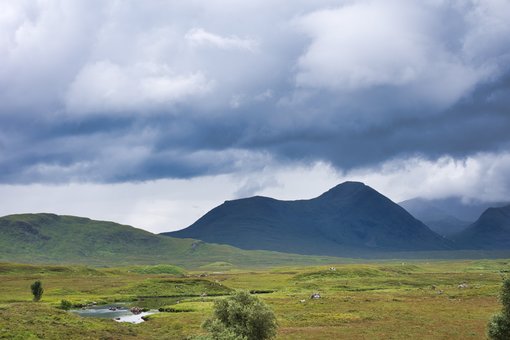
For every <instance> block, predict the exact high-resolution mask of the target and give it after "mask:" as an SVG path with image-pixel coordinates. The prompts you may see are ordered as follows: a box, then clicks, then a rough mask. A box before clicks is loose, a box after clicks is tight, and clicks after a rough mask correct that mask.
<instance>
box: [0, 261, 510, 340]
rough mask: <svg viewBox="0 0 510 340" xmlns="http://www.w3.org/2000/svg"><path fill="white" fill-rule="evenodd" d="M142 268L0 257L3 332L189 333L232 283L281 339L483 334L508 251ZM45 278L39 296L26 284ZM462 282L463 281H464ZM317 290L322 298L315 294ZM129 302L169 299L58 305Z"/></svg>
mask: <svg viewBox="0 0 510 340" xmlns="http://www.w3.org/2000/svg"><path fill="white" fill-rule="evenodd" d="M333 267H334V268H330V267H329V266H327V267H326V266H320V267H286V268H272V269H257V270H249V269H236V268H230V267H225V269H226V270H225V269H216V270H214V271H213V270H211V271H209V272H204V271H195V272H194V271H190V272H186V273H185V274H173V275H170V274H165V273H157V272H156V273H154V274H144V273H143V271H140V270H138V269H139V268H134V267H121V268H87V267H81V266H30V265H20V264H10V263H0V338H7V339H40V338H43V339H63V338H73V339H100V338H104V339H130V338H133V339H135V338H137V339H185V338H186V337H189V336H193V335H197V334H201V333H203V330H202V329H201V328H200V325H201V323H202V322H203V321H204V320H205V319H206V318H207V317H208V316H209V315H210V314H211V311H212V305H213V301H214V300H215V299H218V298H221V296H224V295H227V294H229V293H230V292H231V291H233V290H235V289H244V290H251V291H253V292H254V293H258V294H259V297H260V298H261V299H262V300H264V301H265V302H266V303H267V304H269V306H270V307H271V308H272V309H273V310H274V311H275V313H276V315H277V318H278V323H279V330H278V339H482V338H485V334H486V326H487V322H488V320H489V319H490V317H491V315H492V314H494V313H495V312H497V311H498V310H499V309H500V304H499V302H498V294H499V291H500V287H501V282H502V277H503V276H504V275H506V273H507V272H509V271H510V261H507V260H478V261H431V262H405V263H403V262H382V263H371V264H341V265H335V266H333ZM35 280H41V281H42V283H43V286H44V288H45V292H44V295H43V298H42V300H41V301H40V302H32V301H31V297H32V296H31V292H30V284H31V283H32V282H34V281H35ZM459 285H461V286H459ZM314 292H318V293H320V294H321V298H320V299H316V300H311V299H310V295H311V294H312V293H314ZM62 299H67V300H69V301H71V302H72V303H73V304H86V303H91V302H96V303H99V304H100V303H113V302H115V301H117V302H127V303H128V305H140V306H142V307H144V306H146V307H150V308H163V309H164V310H166V311H165V312H161V313H158V314H154V315H151V316H149V319H148V321H147V322H144V323H141V324H136V325H133V324H126V323H117V322H115V321H112V320H104V319H95V318H82V317H79V316H77V315H75V314H73V313H71V312H66V311H63V310H60V309H58V308H57V307H58V306H59V304H60V301H61V300H62Z"/></svg>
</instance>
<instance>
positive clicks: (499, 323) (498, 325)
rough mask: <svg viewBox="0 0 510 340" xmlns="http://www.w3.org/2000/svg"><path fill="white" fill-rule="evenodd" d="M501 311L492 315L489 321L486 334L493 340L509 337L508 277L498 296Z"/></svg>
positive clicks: (509, 284)
mask: <svg viewBox="0 0 510 340" xmlns="http://www.w3.org/2000/svg"><path fill="white" fill-rule="evenodd" d="M499 299H500V301H501V304H502V305H503V307H502V308H501V312H500V313H498V314H496V315H494V316H493V317H492V319H491V321H490V322H489V331H488V336H489V338H490V339H494V340H508V339H510V279H505V280H504V281H503V287H502V288H501V294H500V296H499Z"/></svg>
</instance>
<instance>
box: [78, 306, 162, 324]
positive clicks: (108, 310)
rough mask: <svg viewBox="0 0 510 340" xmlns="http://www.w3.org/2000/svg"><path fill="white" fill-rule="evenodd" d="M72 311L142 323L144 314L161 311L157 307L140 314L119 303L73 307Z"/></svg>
mask: <svg viewBox="0 0 510 340" xmlns="http://www.w3.org/2000/svg"><path fill="white" fill-rule="evenodd" d="M71 312H73V313H76V314H78V315H79V316H83V317H93V318H102V319H113V320H115V321H117V322H130V323H141V322H144V320H143V318H142V317H144V316H147V315H151V314H155V313H159V311H158V310H156V309H151V310H149V311H147V312H141V313H140V314H133V313H132V312H131V311H130V310H129V307H126V306H122V305H119V304H114V305H101V306H91V307H86V308H83V309H73V310H71Z"/></svg>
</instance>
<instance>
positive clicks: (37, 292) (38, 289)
mask: <svg viewBox="0 0 510 340" xmlns="http://www.w3.org/2000/svg"><path fill="white" fill-rule="evenodd" d="M30 289H31V290H32V294H33V295H34V301H39V300H41V297H42V295H43V293H44V289H43V287H42V283H41V281H35V282H34V283H32V285H31V286H30Z"/></svg>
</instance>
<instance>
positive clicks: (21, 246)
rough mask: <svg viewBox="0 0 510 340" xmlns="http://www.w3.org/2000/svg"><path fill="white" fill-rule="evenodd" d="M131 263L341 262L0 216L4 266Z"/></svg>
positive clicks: (110, 226) (107, 225) (100, 224)
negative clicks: (23, 263)
mask: <svg viewBox="0 0 510 340" xmlns="http://www.w3.org/2000/svg"><path fill="white" fill-rule="evenodd" d="M1 261H6V262H7V261H14V262H25V263H83V264H88V265H126V264H160V263H172V264H176V265H181V266H185V267H188V268H190V267H198V266H202V265H208V264H211V263H215V262H220V261H224V262H227V263H229V264H232V265H235V266H238V265H239V266H270V265H288V264H319V263H332V262H339V261H340V260H339V259H332V258H327V257H312V256H302V255H293V254H281V253H276V252H268V251H246V250H241V249H237V248H234V247H231V246H226V245H217V244H208V243H204V242H202V241H196V240H190V239H187V240H183V239H177V238H172V237H166V236H160V235H155V234H152V233H150V232H147V231H144V230H141V229H136V228H133V227H131V226H127V225H121V224H117V223H113V222H104V221H94V220H91V219H88V218H83V217H74V216H59V215H54V214H22V215H9V216H4V217H1V218H0V262H1Z"/></svg>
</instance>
